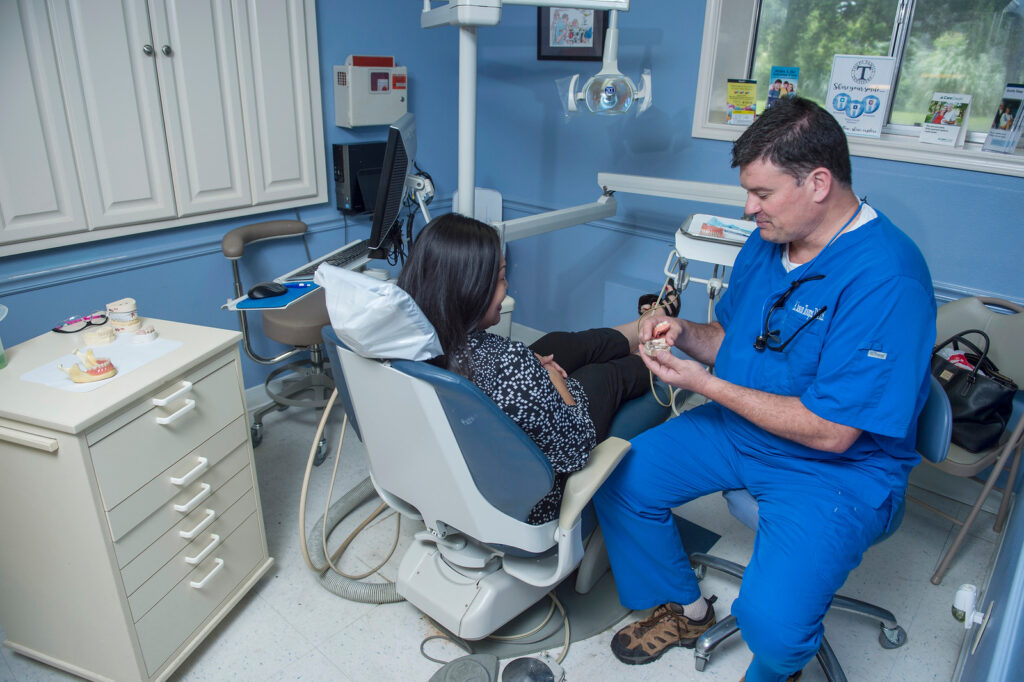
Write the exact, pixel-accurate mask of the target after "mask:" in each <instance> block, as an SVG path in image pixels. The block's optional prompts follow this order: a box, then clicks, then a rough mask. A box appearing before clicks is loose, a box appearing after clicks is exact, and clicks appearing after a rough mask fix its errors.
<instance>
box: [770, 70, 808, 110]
mask: <svg viewBox="0 0 1024 682" xmlns="http://www.w3.org/2000/svg"><path fill="white" fill-rule="evenodd" d="M799 80H800V67H799V66H773V67H772V72H771V76H770V77H769V78H768V101H767V102H766V103H765V105H764V108H765V109H770V108H771V107H772V106H773V105H774V104H775V103H776V102H778V101H779V100H780V99H785V98H786V97H796V85H797V83H798V82H799Z"/></svg>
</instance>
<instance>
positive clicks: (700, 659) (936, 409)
mask: <svg viewBox="0 0 1024 682" xmlns="http://www.w3.org/2000/svg"><path fill="white" fill-rule="evenodd" d="M930 381H931V383H930V389H929V392H928V398H927V400H926V401H925V404H924V407H922V408H921V415H920V417H918V420H917V445H916V449H917V452H918V453H919V454H920V455H921V457H923V458H924V459H926V460H928V461H929V462H941V461H942V460H943V459H945V457H946V453H947V452H948V451H949V439H950V437H951V435H952V433H953V414H952V411H951V410H950V406H949V400H948V399H947V398H946V393H945V392H944V391H943V389H942V385H941V384H940V383H939V382H938V380H937V379H936V378H935V377H930ZM722 494H723V495H724V497H725V500H726V503H727V504H728V506H729V513H730V514H732V515H733V516H735V517H736V518H737V519H739V520H740V521H741V522H742V523H743V525H745V526H747V527H748V528H750V529H751V530H753V531H755V532H756V531H757V522H758V515H757V500H756V499H754V496H753V495H751V494H750V493H749V492H748V491H747V490H746V489H739V490H726V491H725V492H724V493H722ZM905 509H906V504H905V502H904V500H902V499H901V500H900V501H899V507H898V508H897V509H895V510H894V511H893V514H892V519H891V521H890V524H889V528H888V529H886V531H885V532H884V533H883V534H882V535H881V536H879V537H878V538H877V539H876V540H875V543H878V542H881V541H882V540H885V539H886V538H888V537H889V536H890V535H892V534H893V533H895V532H896V530H897V529H898V528H899V526H900V523H901V522H902V520H903V513H904V511H905ZM690 562H691V563H692V564H694V566H695V568H696V569H697V571H698V575H699V576H702V575H703V571H704V570H705V569H706V568H708V567H710V568H714V569H716V570H719V571H722V572H724V573H728V574H729V575H732V576H734V577H737V578H742V577H743V567H742V566H740V565H739V564H736V563H733V562H731V561H725V560H724V559H719V558H718V557H714V556H711V555H707V554H693V555H692V556H691V557H690ZM832 607H833V608H838V609H841V610H843V611H850V612H853V613H860V614H862V615H865V616H869V617H873V618H877V619H878V621H879V623H880V625H881V632H880V633H879V642H880V644H881V645H882V646H883V647H885V648H887V649H894V648H896V647H899V646H902V645H903V644H904V643H905V642H906V631H905V630H904V629H903V628H902V627H901V626H900V625H899V624H898V623H897V622H896V616H894V615H893V614H892V612H890V611H888V610H886V609H883V608H881V607H879V606H875V605H873V604H869V603H867V602H863V601H860V600H858V599H853V598H851V597H844V596H842V595H836V596H835V598H834V599H833V601H832ZM737 630H738V627H737V625H736V619H735V618H734V617H733V616H732V615H729V616H727V617H726V618H723V619H722V621H721V622H719V623H718V624H717V625H715V626H714V627H712V628H711V629H709V630H708V631H707V632H705V633H704V634H703V635H702V636H701V637H700V639H698V640H697V644H696V646H695V647H694V656H695V662H696V666H697V670H703V669H704V666H705V665H707V662H708V660H709V658H710V656H711V651H712V650H713V649H714V648H715V647H717V646H718V645H719V644H721V642H722V641H724V640H725V639H726V638H727V637H729V636H730V635H732V634H733V633H734V632H736V631H737ZM817 658H818V662H819V663H820V664H821V667H822V670H824V672H825V676H826V678H828V679H829V680H845V679H846V676H845V674H844V673H843V670H842V667H841V666H840V665H839V661H838V659H837V658H836V657H835V654H834V653H833V651H832V647H831V646H830V645H829V643H828V640H827V639H825V638H822V641H821V648H820V650H819V651H818V655H817Z"/></svg>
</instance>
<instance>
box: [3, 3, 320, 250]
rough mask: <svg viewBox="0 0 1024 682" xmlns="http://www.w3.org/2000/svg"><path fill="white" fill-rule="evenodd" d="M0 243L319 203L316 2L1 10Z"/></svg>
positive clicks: (64, 240) (56, 240) (54, 242)
mask: <svg viewBox="0 0 1024 682" xmlns="http://www.w3.org/2000/svg"><path fill="white" fill-rule="evenodd" d="M0 59H2V63H4V64H5V68H4V69H3V70H2V73H0V87H2V88H3V91H4V92H5V93H7V94H6V96H5V99H6V100H7V101H8V102H9V103H13V105H12V106H6V105H5V106H4V107H2V108H0V244H4V245H5V246H4V247H2V248H3V250H4V252H7V253H18V252H24V251H30V250H34V249H38V248H49V247H52V246H61V245H65V244H71V243H76V242H81V241H88V240H91V239H98V238H105V237H113V236H123V235H126V234H133V233H137V232H142V231H148V230H153V229H161V228H165V227H174V226H179V225H184V224H189V223H194V222H199V221H201V220H211V219H218V218H227V217H233V216H236V215H244V214H247V213H255V212H262V211H267V210H271V209H274V208H287V207H292V206H297V205H303V204H310V203H320V202H323V201H326V165H325V163H324V158H323V152H322V146H323V145H322V138H323V124H322V120H321V114H320V112H321V108H320V107H321V105H320V86H319V67H318V63H319V60H318V54H317V41H316V19H315V3H314V1H313V0H280V1H275V2H261V1H260V0H148V2H147V0H47V1H46V2H43V1H41V0H10V1H6V0H5V2H3V3H0Z"/></svg>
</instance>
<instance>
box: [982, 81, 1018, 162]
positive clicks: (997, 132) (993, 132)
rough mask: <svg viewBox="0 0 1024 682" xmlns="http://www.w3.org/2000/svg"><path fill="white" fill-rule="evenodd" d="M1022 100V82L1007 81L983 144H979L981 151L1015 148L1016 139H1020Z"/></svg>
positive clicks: (1006, 150) (1009, 151)
mask: <svg viewBox="0 0 1024 682" xmlns="http://www.w3.org/2000/svg"><path fill="white" fill-rule="evenodd" d="M1022 100H1024V83H1007V84H1006V88H1005V89H1004V90H1003V96H1002V98H1001V99H1000V100H999V104H998V105H997V106H996V111H995V115H994V116H993V117H992V127H991V128H990V129H989V131H988V136H987V137H986V138H985V144H983V145H982V146H981V151H983V152H1001V153H1003V154H1012V153H1013V150H1014V149H1016V148H1017V140H1019V139H1020V133H1021V130H1022V128H1021V125H1022V121H1021V119H1024V112H1022V111H1021V101H1022Z"/></svg>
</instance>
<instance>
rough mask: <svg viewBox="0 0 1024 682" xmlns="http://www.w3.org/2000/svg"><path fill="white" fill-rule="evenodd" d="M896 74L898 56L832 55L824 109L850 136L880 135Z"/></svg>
mask: <svg viewBox="0 0 1024 682" xmlns="http://www.w3.org/2000/svg"><path fill="white" fill-rule="evenodd" d="M895 73H896V59H895V57H873V56H870V55H850V54H837V55H836V56H835V57H834V58H833V60H832V75H831V76H830V77H829V82H828V97H827V98H826V99H825V108H826V109H828V111H829V113H831V114H832V115H833V116H835V117H836V120H837V121H839V124H840V125H842V126H843V130H845V131H846V134H847V135H854V136H857V137H879V136H881V134H882V126H884V125H885V112H886V110H887V109H888V105H889V97H890V96H891V95H892V79H893V75H894V74H895Z"/></svg>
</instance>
